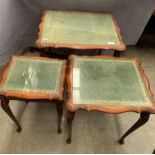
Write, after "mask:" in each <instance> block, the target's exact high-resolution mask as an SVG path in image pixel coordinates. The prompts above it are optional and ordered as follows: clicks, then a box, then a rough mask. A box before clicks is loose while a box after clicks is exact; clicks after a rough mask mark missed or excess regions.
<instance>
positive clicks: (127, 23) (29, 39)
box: [0, 0, 155, 65]
mask: <svg viewBox="0 0 155 155" xmlns="http://www.w3.org/2000/svg"><path fill="white" fill-rule="evenodd" d="M154 8H155V0H130V1H129V0H128V1H127V0H55V1H54V0H0V65H2V64H4V63H5V62H6V61H7V60H8V58H9V57H10V55H12V54H13V53H17V52H20V51H21V49H22V48H24V47H26V46H31V45H34V42H35V39H36V37H37V32H38V24H39V23H40V18H41V14H42V11H43V10H46V9H61V10H82V11H97V12H112V13H113V14H114V15H115V17H116V19H117V21H118V24H119V25H120V27H121V32H122V35H123V39H124V42H125V43H126V44H127V45H135V44H136V43H137V41H138V39H139V38H140V36H141V34H142V32H143V30H144V28H145V26H146V24H147V22H148V21H149V19H150V17H151V15H152V13H153V11H154Z"/></svg>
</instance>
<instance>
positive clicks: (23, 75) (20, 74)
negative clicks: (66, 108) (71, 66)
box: [0, 56, 64, 94]
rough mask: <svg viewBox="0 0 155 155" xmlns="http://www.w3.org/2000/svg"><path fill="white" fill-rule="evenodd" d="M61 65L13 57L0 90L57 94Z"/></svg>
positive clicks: (47, 61)
mask: <svg viewBox="0 0 155 155" xmlns="http://www.w3.org/2000/svg"><path fill="white" fill-rule="evenodd" d="M63 63H64V61H59V60H43V59H37V58H30V57H16V56H14V57H13V58H12V61H11V64H10V66H9V69H8V72H7V75H6V77H4V81H3V82H2V83H1V85H0V90H1V91H12V92H27V93H28V92H37V93H55V94H59V92H60V82H61V72H62V69H63Z"/></svg>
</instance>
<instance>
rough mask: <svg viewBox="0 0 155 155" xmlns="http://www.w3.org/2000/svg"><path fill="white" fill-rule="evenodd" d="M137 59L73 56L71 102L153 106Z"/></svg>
mask: <svg viewBox="0 0 155 155" xmlns="http://www.w3.org/2000/svg"><path fill="white" fill-rule="evenodd" d="M137 65H138V64H137V62H136V61H134V60H130V59H129V60H128V59H127V60H126V59H115V60H114V59H112V58H80V57H74V59H73V75H72V78H73V79H72V81H73V85H72V90H73V104H92V105H94V104H95V105H113V106H152V102H151V99H150V97H149V93H148V90H147V88H146V85H145V82H144V80H143V78H142V75H141V73H140V71H139V70H138V67H137Z"/></svg>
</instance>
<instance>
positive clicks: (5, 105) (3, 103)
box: [0, 95, 22, 132]
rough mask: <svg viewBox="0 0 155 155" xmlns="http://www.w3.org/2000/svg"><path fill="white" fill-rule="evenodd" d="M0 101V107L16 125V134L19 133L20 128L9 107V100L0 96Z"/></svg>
mask: <svg viewBox="0 0 155 155" xmlns="http://www.w3.org/2000/svg"><path fill="white" fill-rule="evenodd" d="M0 100H1V107H2V109H3V110H4V111H5V112H6V114H7V115H8V116H9V117H10V118H11V119H12V120H13V121H14V123H15V124H16V125H17V130H16V131H17V132H21V130H22V128H21V126H20V124H19V123H18V121H17V120H16V118H15V116H14V114H13V113H12V111H11V109H10V107H9V99H8V98H7V97H5V96H3V95H0Z"/></svg>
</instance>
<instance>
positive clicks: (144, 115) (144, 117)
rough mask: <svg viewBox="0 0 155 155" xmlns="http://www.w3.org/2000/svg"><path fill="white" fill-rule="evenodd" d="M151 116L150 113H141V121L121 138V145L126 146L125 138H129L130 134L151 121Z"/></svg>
mask: <svg viewBox="0 0 155 155" xmlns="http://www.w3.org/2000/svg"><path fill="white" fill-rule="evenodd" d="M149 116H150V113H149V112H141V113H140V118H139V120H138V121H137V122H136V123H135V124H134V125H133V126H132V127H131V128H130V129H129V130H128V131H127V132H126V133H125V134H124V135H123V136H122V137H121V139H120V140H119V143H120V144H124V139H125V137H127V136H128V135H129V134H130V133H132V132H133V131H135V130H136V129H138V128H139V127H141V126H142V125H144V124H145V123H146V122H147V121H148V120H149Z"/></svg>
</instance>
